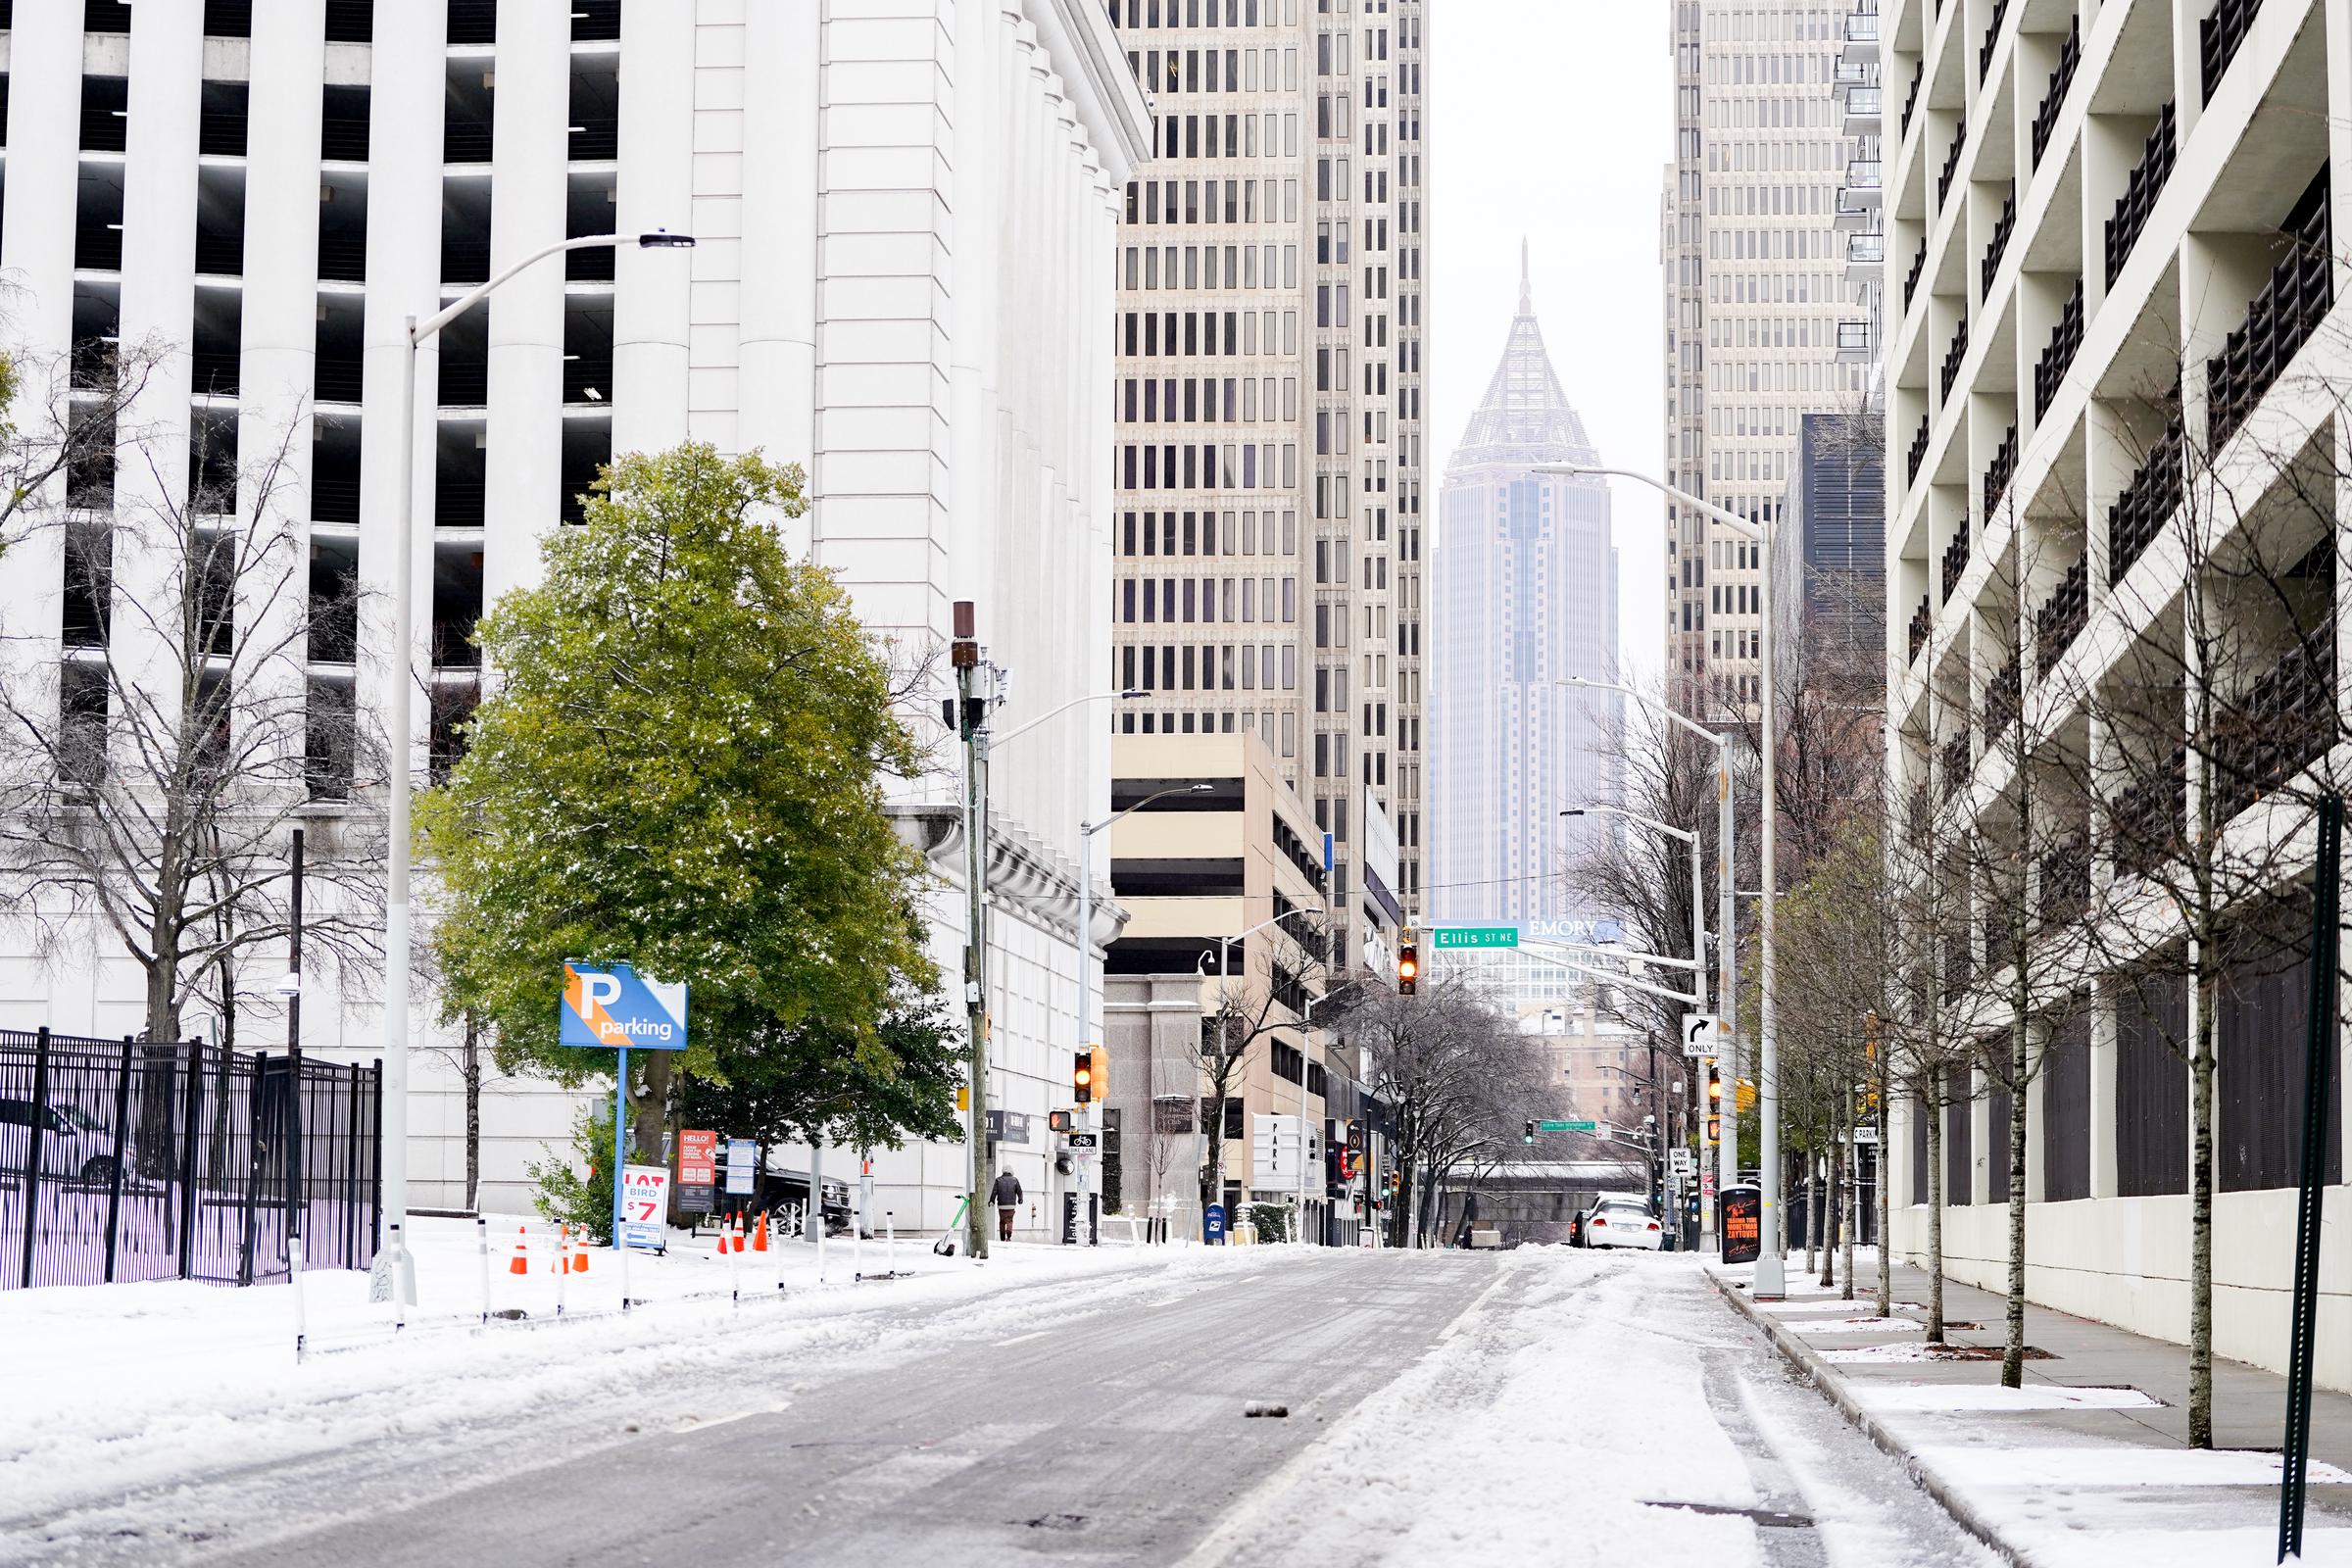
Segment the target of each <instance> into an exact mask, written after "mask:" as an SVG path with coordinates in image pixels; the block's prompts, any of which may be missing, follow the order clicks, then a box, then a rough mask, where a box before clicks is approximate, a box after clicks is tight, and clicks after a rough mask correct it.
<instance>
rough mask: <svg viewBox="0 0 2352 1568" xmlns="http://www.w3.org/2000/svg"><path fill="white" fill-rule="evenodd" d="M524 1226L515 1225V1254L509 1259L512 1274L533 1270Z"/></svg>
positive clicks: (508, 1265) (508, 1268)
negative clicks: (524, 1240) (526, 1244)
mask: <svg viewBox="0 0 2352 1568" xmlns="http://www.w3.org/2000/svg"><path fill="white" fill-rule="evenodd" d="M523 1232H524V1227H522V1226H520V1225H517V1226H515V1255H514V1256H513V1257H511V1258H509V1259H508V1260H507V1272H508V1273H510V1274H528V1273H529V1272H530V1271H531V1254H530V1250H529V1248H528V1247H526V1246H525V1245H524V1243H523Z"/></svg>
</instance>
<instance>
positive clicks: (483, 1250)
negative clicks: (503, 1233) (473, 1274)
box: [473, 1213, 490, 1328]
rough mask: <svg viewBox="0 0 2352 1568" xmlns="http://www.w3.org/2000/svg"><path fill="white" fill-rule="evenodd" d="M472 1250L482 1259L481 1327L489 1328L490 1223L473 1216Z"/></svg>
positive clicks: (477, 1214) (477, 1215)
mask: <svg viewBox="0 0 2352 1568" xmlns="http://www.w3.org/2000/svg"><path fill="white" fill-rule="evenodd" d="M473 1250H475V1251H476V1252H478V1253H480V1254H481V1259H482V1327H484V1328H488V1327H489V1326H490V1221H489V1220H488V1219H486V1218H484V1217H483V1216H482V1215H481V1214H479V1213H476V1214H475V1215H474V1216H473Z"/></svg>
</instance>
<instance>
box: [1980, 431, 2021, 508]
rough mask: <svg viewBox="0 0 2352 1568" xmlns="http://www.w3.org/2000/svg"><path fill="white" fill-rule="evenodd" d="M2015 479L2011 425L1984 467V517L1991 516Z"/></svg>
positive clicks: (2015, 463) (2013, 442)
mask: <svg viewBox="0 0 2352 1568" xmlns="http://www.w3.org/2000/svg"><path fill="white" fill-rule="evenodd" d="M2016 477H2017V426H2016V425H2015V424H2011V425H2010V426H2009V429H2008V432H2007V433H2006V434H2004V435H2003V436H2002V437H2001V444H2000V445H1999V446H1997V447H1995V448H1994V449H1993V452H1992V461H1991V462H1990V463H1988V464H1986V465H1985V515H1986V516H1987V517H1989V516H1991V515H1992V514H1993V509H1994V508H1995V507H1996V506H1998V505H1999V504H2000V499H2001V497H2002V496H2003V495H2004V494H2006V493H2007V492H2008V489H2009V481H2010V480H2012V479H2014V478H2016Z"/></svg>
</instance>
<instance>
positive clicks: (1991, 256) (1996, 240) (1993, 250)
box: [1978, 179, 2017, 297]
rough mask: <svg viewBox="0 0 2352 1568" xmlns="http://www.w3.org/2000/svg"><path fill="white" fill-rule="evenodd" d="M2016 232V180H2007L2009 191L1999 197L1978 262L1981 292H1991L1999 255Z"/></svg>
mask: <svg viewBox="0 0 2352 1568" xmlns="http://www.w3.org/2000/svg"><path fill="white" fill-rule="evenodd" d="M2016 232H2017V181H2016V180H2014V179H2013V180H2011V181H2010V182H2009V193H2008V194H2007V195H2006V196H2004V197H2002V198H2001V212H2000V216H1999V217H1998V218H1995V219H1994V220H1993V221H1992V237H1991V238H1989V239H1987V240H1986V241H1985V258H1984V260H1983V262H1981V263H1980V264H1979V268H1978V281H1979V282H1980V283H1981V284H1982V285H1983V288H1982V294H1981V295H1980V297H1982V295H1983V294H1990V293H1991V292H1992V280H1993V277H1994V275H1995V274H1996V273H1998V272H1999V271H2000V270H2001V257H2002V255H2003V254H2004V253H2005V252H2007V250H2008V249H2009V236H2010V235H2012V234H2014V233H2016Z"/></svg>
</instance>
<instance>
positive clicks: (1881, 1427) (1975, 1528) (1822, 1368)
mask: <svg viewBox="0 0 2352 1568" xmlns="http://www.w3.org/2000/svg"><path fill="white" fill-rule="evenodd" d="M1700 1272H1701V1273H1703V1274H1705V1275H1706V1276H1707V1283H1708V1284H1710V1285H1712V1286H1714V1287H1715V1294H1716V1295H1718V1296H1720V1297H1722V1298H1723V1299H1725V1300H1726V1301H1729V1302H1730V1303H1731V1304H1732V1306H1733V1307H1734V1308H1736V1309H1737V1310H1738V1311H1739V1312H1740V1315H1741V1316H1742V1317H1744V1318H1746V1319H1747V1320H1748V1321H1749V1322H1750V1323H1753V1324H1755V1325H1756V1326H1757V1327H1758V1328H1760V1329H1762V1330H1763V1331H1764V1337H1765V1338H1766V1339H1768V1340H1770V1341H1771V1342H1772V1345H1773V1348H1775V1349H1777V1350H1779V1351H1780V1352H1781V1354H1782V1355H1783V1356H1784V1357H1786V1358H1787V1359H1788V1361H1789V1365H1791V1366H1793V1367H1794V1368H1796V1370H1797V1371H1798V1372H1799V1373H1801V1374H1802V1375H1803V1377H1804V1379H1805V1381H1806V1382H1807V1383H1810V1384H1812V1385H1813V1387H1814V1388H1815V1389H1816V1390H1818V1391H1819V1392H1820V1394H1821V1397H1823V1398H1825V1399H1827V1400H1829V1401H1830V1403H1831V1404H1833V1405H1835V1406H1837V1408H1838V1413H1839V1414H1840V1415H1842V1416H1844V1417H1845V1419H1846V1421H1847V1423H1848V1424H1850V1425H1851V1426H1853V1427H1855V1428H1856V1429H1858V1430H1859V1431H1860V1432H1861V1433H1862V1434H1863V1435H1864V1436H1865V1437H1867V1438H1869V1439H1870V1441H1871V1442H1872V1443H1874V1444H1876V1445H1878V1446H1879V1449H1880V1451H1882V1452H1883V1453H1885V1454H1886V1455H1887V1457H1888V1458H1890V1459H1892V1460H1894V1461H1895V1462H1896V1463H1897V1464H1899V1465H1901V1466H1902V1467H1903V1472H1904V1474H1906V1475H1908V1476H1909V1477H1910V1478H1911V1481H1912V1484H1913V1485H1914V1486H1916V1487H1918V1488H1919V1490H1920V1491H1922V1492H1924V1493H1926V1494H1927V1495H1929V1496H1931V1497H1933V1498H1935V1499H1936V1503H1937V1504H1938V1505H1939V1506H1940V1507H1941V1508H1942V1509H1943V1511H1944V1512H1945V1513H1947V1514H1950V1515H1951V1516H1952V1522H1953V1523H1954V1524H1956V1525H1958V1526H1959V1527H1960V1528H1961V1529H1963V1530H1965V1531H1967V1532H1968V1533H1969V1534H1970V1535H1972V1536H1974V1537H1975V1538H1976V1539H1977V1540H1978V1541H1980V1542H1982V1543H1984V1544H1985V1546H1987V1547H1989V1548H1990V1549H1991V1550H1992V1552H1993V1553H1994V1554H1995V1555H1996V1556H1998V1557H2000V1558H2001V1560H2002V1561H2004V1562H2007V1563H2010V1564H2012V1565H2013V1568H2034V1559H2033V1558H2031V1557H2029V1556H2027V1555H2026V1554H2025V1553H2024V1552H2023V1551H2021V1550H2019V1549H2018V1548H2017V1547H2016V1546H2014V1545H2012V1544H2009V1543H2008V1542H2007V1541H2004V1540H2002V1539H2001V1535H2000V1532H1998V1531H1997V1530H1995V1529H1994V1528H1993V1527H1992V1524H1991V1522H1990V1521H1989V1520H1987V1519H1986V1518H1985V1516H1984V1515H1983V1514H1982V1513H1980V1512H1979V1511H1978V1509H1977V1507H1976V1505H1975V1504H1974V1503H1972V1502H1971V1501H1969V1500H1968V1497H1967V1495H1965V1494H1964V1493H1962V1492H1961V1491H1960V1490H1959V1489H1958V1488H1956V1487H1953V1486H1950V1485H1948V1484H1947V1483H1946V1482H1945V1481H1944V1480H1943V1478H1942V1477H1940V1476H1938V1475H1936V1473H1935V1472H1933V1471H1931V1470H1929V1469H1928V1468H1927V1467H1926V1466H1924V1465H1922V1464H1921V1463H1920V1462H1919V1456H1918V1455H1917V1454H1915V1453H1913V1452H1912V1451H1911V1449H1910V1448H1909V1447H1908V1446H1906V1445H1905V1444H1904V1443H1903V1441H1902V1439H1900V1438H1898V1437H1896V1436H1895V1435H1894V1432H1893V1431H1892V1429H1890V1428H1889V1427H1888V1426H1887V1424H1886V1423H1885V1422H1884V1421H1881V1420H1880V1419H1879V1418H1878V1417H1877V1416H1875V1415H1872V1414H1871V1413H1870V1412H1869V1411H1868V1410H1865V1409H1864V1408H1863V1407H1862V1404H1861V1401H1859V1400H1857V1399H1856V1398H1855V1397H1853V1394H1852V1392H1851V1391H1850V1390H1848V1389H1847V1387H1846V1384H1845V1380H1844V1379H1843V1378H1840V1377H1838V1375H1837V1374H1836V1373H1834V1372H1832V1371H1831V1370H1830V1369H1829V1363H1827V1362H1826V1361H1823V1360H1822V1359H1821V1358H1820V1356H1819V1354H1818V1353H1817V1352H1816V1351H1815V1350H1814V1349H1813V1348H1812V1347H1811V1346H1809V1345H1807V1344H1805V1343H1804V1341H1803V1340H1801V1339H1799V1338H1798V1337H1797V1336H1796V1335H1794V1334H1791V1333H1790V1332H1789V1329H1788V1328H1787V1326H1786V1325H1784V1324H1783V1323H1781V1322H1780V1320H1779V1319H1778V1318H1776V1317H1774V1316H1773V1314H1771V1313H1770V1312H1765V1311H1760V1310H1758V1309H1757V1306H1756V1303H1755V1302H1753V1301H1751V1300H1749V1299H1747V1297H1746V1296H1745V1295H1743V1294H1742V1293H1741V1292H1740V1291H1739V1290H1738V1289H1736V1288H1735V1287H1734V1286H1733V1285H1732V1284H1731V1283H1730V1282H1729V1281H1727V1280H1725V1279H1724V1278H1723V1276H1722V1275H1720V1274H1718V1273H1716V1272H1715V1271H1714V1270H1713V1269H1702V1270H1701V1271H1700Z"/></svg>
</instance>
